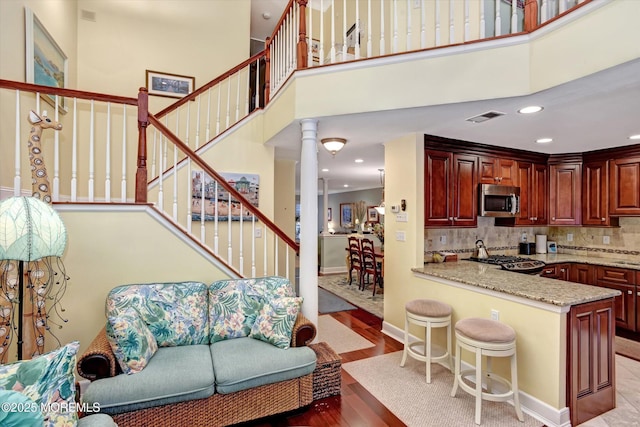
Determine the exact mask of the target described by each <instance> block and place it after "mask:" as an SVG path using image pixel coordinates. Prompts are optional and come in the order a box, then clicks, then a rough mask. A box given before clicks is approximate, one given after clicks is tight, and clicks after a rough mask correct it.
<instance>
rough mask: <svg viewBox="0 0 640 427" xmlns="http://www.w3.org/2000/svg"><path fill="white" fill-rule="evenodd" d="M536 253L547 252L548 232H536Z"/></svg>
mask: <svg viewBox="0 0 640 427" xmlns="http://www.w3.org/2000/svg"><path fill="white" fill-rule="evenodd" d="M536 253H537V254H546V253H547V235H546V234H536Z"/></svg>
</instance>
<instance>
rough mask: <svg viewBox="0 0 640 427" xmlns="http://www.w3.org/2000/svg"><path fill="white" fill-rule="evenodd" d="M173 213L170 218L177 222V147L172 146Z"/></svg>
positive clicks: (177, 117)
mask: <svg viewBox="0 0 640 427" xmlns="http://www.w3.org/2000/svg"><path fill="white" fill-rule="evenodd" d="M174 133H175V134H176V136H178V135H180V107H178V108H177V109H176V130H175V132H174ZM172 175H173V211H172V215H171V217H172V218H173V220H174V221H176V222H177V221H178V147H177V146H176V145H173V171H172Z"/></svg>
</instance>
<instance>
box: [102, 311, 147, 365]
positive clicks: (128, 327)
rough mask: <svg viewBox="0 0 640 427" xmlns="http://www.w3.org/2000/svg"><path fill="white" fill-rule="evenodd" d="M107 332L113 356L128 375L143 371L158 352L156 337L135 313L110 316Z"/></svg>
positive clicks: (127, 312)
mask: <svg viewBox="0 0 640 427" xmlns="http://www.w3.org/2000/svg"><path fill="white" fill-rule="evenodd" d="M106 330H107V339H108V340H109V344H110V345H111V349H112V350H113V354H114V355H115V356H116V360H117V361H118V364H119V365H120V368H121V369H122V372H124V373H126V374H135V373H137V372H140V371H142V370H143V369H144V367H145V366H147V363H149V360H150V359H151V358H152V357H153V355H154V354H156V351H158V344H157V342H156V339H155V337H154V336H153V334H152V333H151V331H150V330H149V327H148V326H147V324H146V323H145V322H144V321H143V320H142V319H141V318H140V316H139V315H138V314H137V313H136V312H135V311H132V310H130V311H126V312H124V313H122V314H120V315H118V316H109V321H108V322H107V328H106Z"/></svg>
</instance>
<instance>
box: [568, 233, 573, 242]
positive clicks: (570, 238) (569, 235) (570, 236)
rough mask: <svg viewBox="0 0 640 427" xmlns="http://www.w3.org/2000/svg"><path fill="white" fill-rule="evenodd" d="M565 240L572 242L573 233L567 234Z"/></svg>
mask: <svg viewBox="0 0 640 427" xmlns="http://www.w3.org/2000/svg"><path fill="white" fill-rule="evenodd" d="M567 242H573V233H568V234H567Z"/></svg>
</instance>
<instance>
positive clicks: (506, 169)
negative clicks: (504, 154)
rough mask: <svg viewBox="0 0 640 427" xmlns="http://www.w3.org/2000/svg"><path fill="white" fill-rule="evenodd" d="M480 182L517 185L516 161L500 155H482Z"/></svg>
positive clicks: (480, 160)
mask: <svg viewBox="0 0 640 427" xmlns="http://www.w3.org/2000/svg"><path fill="white" fill-rule="evenodd" d="M478 168H479V171H480V172H479V182H480V184H497V185H511V186H514V185H516V184H515V183H516V171H517V169H516V161H515V160H513V159H506V158H499V157H485V156H481V157H480V159H479V167H478Z"/></svg>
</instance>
